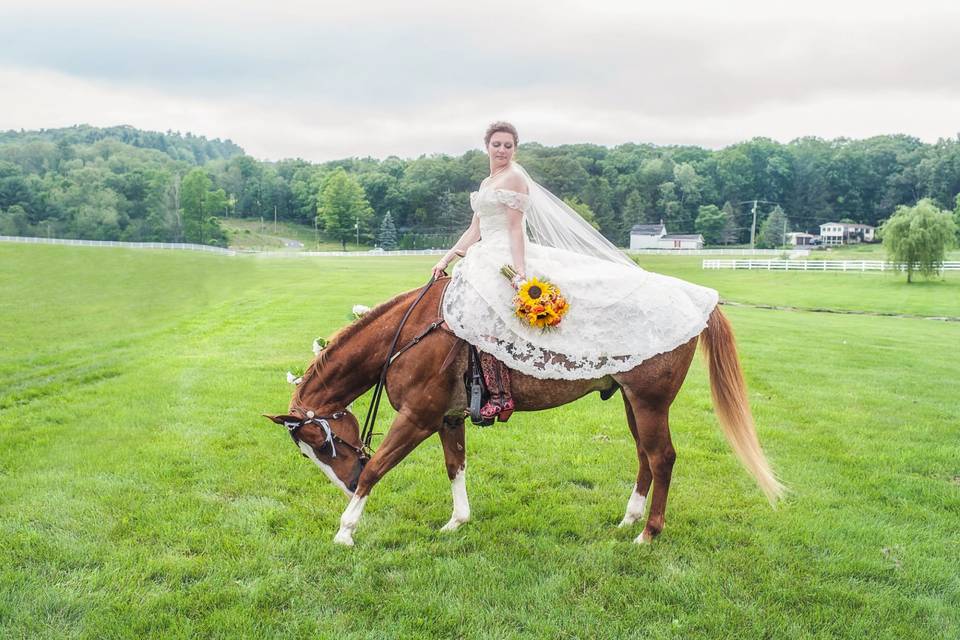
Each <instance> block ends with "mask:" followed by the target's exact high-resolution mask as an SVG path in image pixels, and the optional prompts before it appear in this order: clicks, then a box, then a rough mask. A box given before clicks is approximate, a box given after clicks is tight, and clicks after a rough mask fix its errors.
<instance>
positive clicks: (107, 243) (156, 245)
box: [0, 236, 237, 256]
mask: <svg viewBox="0 0 960 640" xmlns="http://www.w3.org/2000/svg"><path fill="white" fill-rule="evenodd" d="M0 242H19V243H23V244H65V245H70V246H74V247H124V248H126V249H185V250H187V251H206V252H207V253H219V254H222V255H228V256H232V255H236V253H237V252H236V251H234V250H233V249H222V248H220V247H211V246H209V245H205V244H188V243H186V242H119V241H115V240H68V239H64V238H29V237H20V236H0Z"/></svg>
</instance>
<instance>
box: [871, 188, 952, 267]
mask: <svg viewBox="0 0 960 640" xmlns="http://www.w3.org/2000/svg"><path fill="white" fill-rule="evenodd" d="M956 233H957V225H956V223H954V221H953V219H952V216H951V215H950V213H949V212H947V211H942V210H941V209H939V208H938V207H937V206H936V205H935V204H934V203H933V201H932V200H930V199H929V198H924V199H923V200H921V201H920V202H918V203H917V204H916V205H914V206H912V207H907V206H901V207H898V208H897V210H896V212H895V213H894V214H893V215H892V216H891V217H890V219H889V220H887V221H886V222H884V223H883V225H882V226H881V227H880V236H881V238H883V247H884V249H886V251H887V255H888V256H889V258H890V262H892V263H893V264H894V265H896V266H898V267H900V268H902V269H903V270H905V271H906V272H907V282H912V280H913V274H914V272H917V273H919V274H920V275H922V276H924V277H926V278H930V277H933V276H936V275H938V274H939V273H940V269H941V268H942V267H943V259H944V258H945V257H946V253H947V249H948V248H950V247H951V246H953V243H954V241H955V236H956Z"/></svg>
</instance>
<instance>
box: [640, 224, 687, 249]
mask: <svg viewBox="0 0 960 640" xmlns="http://www.w3.org/2000/svg"><path fill="white" fill-rule="evenodd" d="M630 248H631V249H702V248H703V236H702V235H700V234H699V233H697V234H689V235H682V234H668V233H667V227H666V226H665V225H664V224H663V221H661V222H660V224H637V225H634V226H633V228H632V229H630Z"/></svg>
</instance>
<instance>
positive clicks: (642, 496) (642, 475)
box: [617, 394, 653, 527]
mask: <svg viewBox="0 0 960 640" xmlns="http://www.w3.org/2000/svg"><path fill="white" fill-rule="evenodd" d="M620 395H621V397H622V398H623V407H624V409H625V410H626V414H627V424H628V425H629V426H630V433H631V434H633V439H634V441H635V442H636V446H637V460H638V461H639V462H640V469H639V471H637V483H636V484H635V485H634V487H633V493H632V494H630V499H629V500H628V501H627V510H626V513H624V514H623V520H621V521H620V524H618V525H617V526H618V527H628V526H630V525H632V524H633V523H634V522H636V521H637V520H639V519H640V518H642V517H643V510H644V507H646V504H647V492H649V491H650V483H651V482H653V471H651V470H650V461H649V460H648V459H647V454H646V453H644V451H643V448H642V447H641V446H640V439H639V436H638V434H637V421H636V419H635V418H634V417H633V408H632V407H631V406H630V401H629V400H627V396H626V395H625V394H620Z"/></svg>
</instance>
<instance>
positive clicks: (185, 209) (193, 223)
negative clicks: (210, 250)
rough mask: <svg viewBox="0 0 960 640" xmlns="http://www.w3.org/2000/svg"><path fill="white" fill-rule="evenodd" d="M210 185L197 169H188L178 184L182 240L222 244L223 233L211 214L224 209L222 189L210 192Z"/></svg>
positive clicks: (201, 171)
mask: <svg viewBox="0 0 960 640" xmlns="http://www.w3.org/2000/svg"><path fill="white" fill-rule="evenodd" d="M212 187H213V182H212V181H211V180H210V176H208V175H207V172H206V171H204V170H203V169H201V168H199V167H198V168H196V169H191V170H190V172H189V173H187V175H185V176H184V177H183V181H182V182H181V184H180V210H181V215H182V219H183V239H184V241H186V242H199V243H200V244H223V243H224V242H225V240H226V234H225V233H224V231H223V229H222V228H221V227H220V223H219V221H218V219H217V217H216V215H215V214H218V213H221V212H222V211H223V210H224V209H225V208H226V206H227V194H226V193H225V192H224V191H223V189H217V190H215V191H214V190H212Z"/></svg>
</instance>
